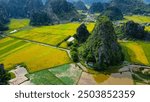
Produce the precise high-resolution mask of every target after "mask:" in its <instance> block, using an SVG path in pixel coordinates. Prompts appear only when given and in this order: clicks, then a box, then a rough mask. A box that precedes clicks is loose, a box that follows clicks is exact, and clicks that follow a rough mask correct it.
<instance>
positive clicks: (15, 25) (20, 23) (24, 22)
mask: <svg viewBox="0 0 150 102" xmlns="http://www.w3.org/2000/svg"><path fill="white" fill-rule="evenodd" d="M29 22H30V20H29V19H11V20H10V23H9V24H8V27H9V31H11V30H15V29H16V30H17V29H20V28H23V27H26V26H28V25H29Z"/></svg>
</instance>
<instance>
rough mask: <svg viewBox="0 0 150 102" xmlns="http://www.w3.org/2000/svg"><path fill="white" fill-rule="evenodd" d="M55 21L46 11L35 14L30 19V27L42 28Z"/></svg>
mask: <svg viewBox="0 0 150 102" xmlns="http://www.w3.org/2000/svg"><path fill="white" fill-rule="evenodd" d="M52 23H53V20H52V19H51V17H50V16H49V15H48V14H47V13H46V12H44V11H37V12H33V13H32V14H31V17H30V25H32V26H42V25H49V24H52Z"/></svg>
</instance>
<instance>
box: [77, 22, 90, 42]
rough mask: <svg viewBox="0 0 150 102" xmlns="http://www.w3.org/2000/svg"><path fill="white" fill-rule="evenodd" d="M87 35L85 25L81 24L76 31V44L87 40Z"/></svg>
mask: <svg viewBox="0 0 150 102" xmlns="http://www.w3.org/2000/svg"><path fill="white" fill-rule="evenodd" d="M89 35H90V33H89V31H88V30H87V27H86V26H85V24H81V25H80V26H79V28H78V29H77V33H76V39H77V40H78V42H79V43H84V42H85V41H86V40H87V39H88V37H89Z"/></svg>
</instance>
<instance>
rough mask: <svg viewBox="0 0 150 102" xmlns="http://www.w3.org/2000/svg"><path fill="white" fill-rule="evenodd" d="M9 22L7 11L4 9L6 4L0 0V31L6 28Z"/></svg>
mask: <svg viewBox="0 0 150 102" xmlns="http://www.w3.org/2000/svg"><path fill="white" fill-rule="evenodd" d="M8 22H9V18H8V12H7V10H6V5H5V4H4V3H2V2H1V1H0V31H4V30H7V29H8V27H7V26H5V24H7V23H8Z"/></svg>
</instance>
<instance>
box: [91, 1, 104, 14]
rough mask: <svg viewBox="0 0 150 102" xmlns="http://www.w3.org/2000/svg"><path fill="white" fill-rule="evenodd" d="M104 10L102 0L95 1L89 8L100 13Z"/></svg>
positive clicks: (92, 11)
mask: <svg viewBox="0 0 150 102" xmlns="http://www.w3.org/2000/svg"><path fill="white" fill-rule="evenodd" d="M103 10H104V7H103V4H102V3H101V2H96V3H93V4H92V5H91V7H90V9H89V11H90V12H91V13H100V12H102V11H103Z"/></svg>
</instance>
